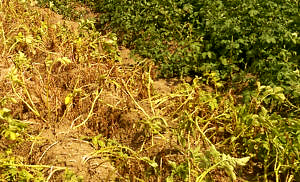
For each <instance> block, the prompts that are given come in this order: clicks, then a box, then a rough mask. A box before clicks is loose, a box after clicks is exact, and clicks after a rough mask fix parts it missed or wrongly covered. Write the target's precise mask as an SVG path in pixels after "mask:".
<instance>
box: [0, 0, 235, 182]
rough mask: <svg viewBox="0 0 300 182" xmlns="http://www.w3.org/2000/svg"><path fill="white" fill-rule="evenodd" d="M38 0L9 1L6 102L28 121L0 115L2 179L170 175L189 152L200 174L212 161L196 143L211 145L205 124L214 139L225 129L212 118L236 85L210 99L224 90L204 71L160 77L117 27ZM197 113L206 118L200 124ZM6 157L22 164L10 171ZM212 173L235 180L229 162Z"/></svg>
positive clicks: (4, 13)
mask: <svg viewBox="0 0 300 182" xmlns="http://www.w3.org/2000/svg"><path fill="white" fill-rule="evenodd" d="M32 3H33V1H31V4H30V2H29V3H27V2H25V3H21V2H19V1H15V0H13V1H1V4H0V9H1V11H0V34H1V35H0V41H1V43H0V54H1V55H0V69H1V72H0V73H1V74H0V101H1V102H0V108H6V109H9V110H10V112H8V111H7V110H2V111H3V113H5V114H7V113H9V116H7V118H10V119H11V120H13V121H18V122H19V123H21V124H26V125H27V128H26V130H25V129H20V130H18V129H13V128H9V127H10V124H11V123H9V122H6V121H5V118H4V117H3V118H1V120H0V122H1V125H2V126H3V127H2V129H1V132H2V135H1V141H0V147H1V153H2V155H1V157H2V158H1V162H2V163H1V164H2V165H0V173H1V174H0V178H1V179H0V181H14V180H20V179H21V178H22V175H24V174H26V175H27V176H29V174H31V175H33V177H32V178H30V177H28V179H29V180H34V179H38V178H37V176H42V178H43V179H44V180H50V181H67V179H68V175H69V177H70V176H71V177H72V179H73V180H74V179H75V178H76V180H78V181H80V179H81V177H80V176H82V178H83V179H84V181H124V180H127V181H164V180H166V178H167V177H168V176H170V175H171V173H172V170H173V168H172V165H173V167H174V164H176V165H179V164H185V162H186V166H185V167H186V169H189V170H188V171H187V170H186V169H182V171H181V172H182V173H186V174H185V175H188V176H189V179H190V181H196V177H195V176H197V175H196V174H198V175H199V176H200V177H201V176H202V175H203V174H204V173H202V172H203V171H205V170H203V169H202V168H199V166H198V163H197V161H193V160H187V158H188V157H190V155H191V153H190V152H189V151H195V153H194V154H195V155H196V154H199V155H203V156H204V154H201V152H202V151H210V147H211V143H210V141H209V140H208V139H207V138H205V136H203V132H202V131H206V132H205V133H207V134H209V133H212V135H211V136H212V137H211V138H210V140H211V141H212V142H213V143H218V142H219V141H221V140H222V138H223V136H224V135H226V133H224V129H222V127H218V125H217V124H216V122H217V121H214V119H213V118H214V117H216V116H218V115H219V113H221V112H223V111H224V110H226V109H228V107H229V106H228V105H230V104H229V103H230V102H232V101H233V97H232V95H231V93H228V94H226V95H224V97H223V99H221V102H220V103H219V106H218V109H215V108H213V109H211V108H212V107H215V106H212V105H210V103H209V102H210V101H215V98H214V97H213V96H212V95H211V94H210V93H209V92H206V91H204V90H203V89H204V88H203V86H202V85H200V84H198V83H197V79H195V80H194V81H192V80H189V81H190V82H191V83H190V84H189V83H184V82H185V81H178V80H158V79H156V78H155V77H156V70H155V66H154V65H152V63H151V62H150V61H149V60H139V63H138V64H137V63H135V62H134V61H133V60H132V58H131V57H130V56H129V54H130V53H129V50H127V49H125V48H119V47H118V45H117V44H116V40H115V38H116V37H115V36H114V35H113V34H107V35H102V34H101V33H99V32H96V31H95V30H94V28H93V23H89V21H90V20H85V21H83V20H82V22H81V23H77V22H71V21H66V20H63V19H62V17H61V16H60V15H57V14H55V13H53V12H51V11H50V10H49V9H42V8H38V7H37V6H36V5H34V4H32ZM176 82H178V83H181V84H179V85H177V84H178V83H176ZM206 88H207V89H208V90H209V91H210V92H213V91H214V90H213V89H212V88H208V87H206ZM226 99H227V100H226ZM230 99H231V100H230ZM212 110H214V112H209V111H212ZM3 116H4V115H3ZM197 117H201V118H206V121H205V120H204V119H202V120H199V121H197V122H199V124H198V123H196V124H195V123H194V121H193V120H195V118H197ZM220 117H222V116H221V115H220ZM7 118H6V119H7ZM183 120H184V121H185V122H183ZM195 126H198V128H195ZM200 127H201V129H200ZM191 128H193V130H191ZM208 128H210V130H209V131H208V130H207V129H208ZM191 131H194V132H191ZM216 131H219V132H218V134H217V135H214V134H213V133H215V132H216ZM183 136H184V137H185V138H187V139H188V140H187V141H183V140H181V139H183V138H180V137H183ZM184 142H185V144H183V143H184ZM221 146H222V144H220V147H221ZM8 151H11V152H8ZM3 158H7V159H9V160H10V161H11V162H12V163H11V166H14V167H15V169H16V171H19V172H20V173H17V172H16V173H17V174H15V176H14V174H11V172H12V170H8V169H6V168H5V167H6V166H9V165H8V164H7V161H6V163H5V160H4V159H3ZM12 158H14V160H12ZM198 162H199V161H198ZM176 165H175V166H176ZM36 168H38V169H39V170H35V169H36ZM66 168H68V169H69V170H71V171H72V172H70V171H68V170H67V169H66ZM12 169H13V168H12ZM21 169H25V170H27V171H28V173H29V174H27V173H26V172H24V171H23V172H22V171H21ZM178 170H179V169H178ZM208 172H210V170H208ZM71 174H72V175H71ZM73 174H75V175H73ZM200 174H201V175H200ZM26 175H25V176H26ZM71 177H70V179H71ZM209 178H212V179H213V178H214V179H215V180H217V181H228V180H229V177H228V175H227V174H226V173H225V172H222V171H219V172H216V171H214V172H213V173H211V175H210V177H209ZM209 178H207V179H209ZM173 180H174V181H180V180H181V179H180V178H178V179H177V177H176V176H174V179H173Z"/></svg>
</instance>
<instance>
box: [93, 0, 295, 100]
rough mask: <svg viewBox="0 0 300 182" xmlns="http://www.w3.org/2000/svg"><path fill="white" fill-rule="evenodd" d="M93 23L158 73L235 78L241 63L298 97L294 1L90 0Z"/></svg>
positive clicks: (271, 83)
mask: <svg viewBox="0 0 300 182" xmlns="http://www.w3.org/2000/svg"><path fill="white" fill-rule="evenodd" d="M88 2H89V3H90V4H91V5H92V6H93V7H94V8H95V10H96V11H98V12H100V17H99V25H98V28H100V29H101V30H104V31H113V32H116V33H118V36H119V38H120V39H119V40H120V41H121V42H122V43H123V44H124V45H126V46H128V47H129V48H134V49H135V51H136V52H137V53H139V54H140V55H141V56H144V57H149V58H153V59H154V60H155V61H156V63H157V64H158V65H160V68H161V75H162V76H164V77H173V76H180V75H204V74H205V73H210V72H211V71H216V72H217V75H218V77H219V78H220V79H224V80H225V79H226V80H228V79H234V80H236V79H237V80H239V79H240V75H239V74H236V75H237V76H235V74H234V73H241V72H243V71H246V72H250V73H252V74H255V75H257V76H259V78H260V80H261V82H262V83H263V84H265V85H272V86H281V87H283V88H284V89H285V93H286V94H288V96H289V98H290V99H292V100H293V101H294V102H295V103H296V102H297V104H298V105H299V101H297V100H299V95H300V88H299V78H300V74H299V53H300V52H299V51H300V50H299V49H298V47H299V44H300V36H299V6H298V4H297V1H291V0H289V1H282V0H272V1H264V0H258V1H254V0H250V1H242V0H233V1H222V0H217V1H212V0H204V1H195V0H193V1H190V0H180V1H175V0H162V1H159V0H153V1H141V0H140V1H139V0H134V1H133V0H126V1H124V0H107V1H103V0H90V1H88Z"/></svg>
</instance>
